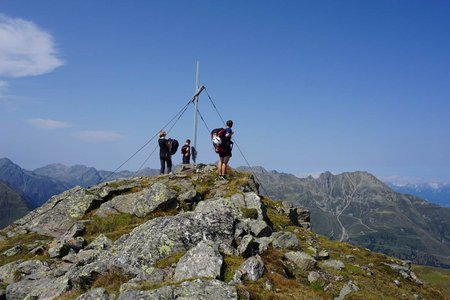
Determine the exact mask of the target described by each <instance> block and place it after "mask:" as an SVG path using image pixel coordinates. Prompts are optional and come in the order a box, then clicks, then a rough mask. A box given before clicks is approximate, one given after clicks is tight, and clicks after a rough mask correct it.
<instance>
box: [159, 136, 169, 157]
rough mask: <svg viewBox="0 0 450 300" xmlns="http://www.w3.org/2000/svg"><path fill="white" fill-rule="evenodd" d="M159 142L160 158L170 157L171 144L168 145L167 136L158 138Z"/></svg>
mask: <svg viewBox="0 0 450 300" xmlns="http://www.w3.org/2000/svg"><path fill="white" fill-rule="evenodd" d="M158 144H159V157H160V158H169V157H170V153H169V146H168V145H167V139H166V138H160V139H159V140H158Z"/></svg>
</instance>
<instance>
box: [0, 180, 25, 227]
mask: <svg viewBox="0 0 450 300" xmlns="http://www.w3.org/2000/svg"><path fill="white" fill-rule="evenodd" d="M29 212H30V209H29V208H28V206H27V203H26V202H25V200H24V199H23V198H22V196H20V195H19V193H17V192H16V191H14V190H13V189H12V188H10V187H9V186H8V185H7V184H6V183H4V182H2V181H0V228H3V227H5V226H8V225H9V224H11V223H12V222H13V221H15V220H17V219H19V218H21V217H23V216H24V215H26V214H27V213H29Z"/></svg>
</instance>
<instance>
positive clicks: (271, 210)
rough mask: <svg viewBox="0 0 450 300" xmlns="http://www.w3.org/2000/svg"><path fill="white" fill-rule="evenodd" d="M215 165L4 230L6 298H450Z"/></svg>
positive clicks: (406, 267) (78, 194)
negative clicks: (317, 228)
mask: <svg viewBox="0 0 450 300" xmlns="http://www.w3.org/2000/svg"><path fill="white" fill-rule="evenodd" d="M216 174H217V170H216V167H215V166H209V165H197V166H195V167H194V166H190V165H185V166H182V167H180V168H178V169H177V170H176V172H175V173H174V174H173V175H164V176H155V177H135V178H131V179H117V180H114V181H110V182H106V183H102V184H99V185H96V186H93V187H90V188H82V187H75V188H72V189H70V190H68V191H65V192H63V193H62V194H60V195H57V196H53V197H52V198H51V199H49V200H48V201H47V202H46V203H45V204H44V205H43V206H41V207H40V208H38V209H36V210H34V211H32V212H30V213H29V214H27V215H26V216H24V217H23V218H21V219H19V220H17V221H16V222H15V223H14V224H13V225H11V226H8V227H7V228H5V229H3V230H2V231H0V299H105V300H106V299H217V300H218V299H380V298H383V299H445V294H443V293H442V292H441V291H439V290H436V289H434V288H431V287H429V286H427V285H426V284H424V283H423V282H422V280H421V279H420V278H418V277H417V276H416V274H414V272H413V271H412V270H411V266H410V264H409V263H408V262H406V261H402V260H399V259H395V258H391V257H388V256H385V255H383V254H379V253H375V252H371V251H370V250H367V249H364V248H360V247H356V246H354V245H351V244H347V243H341V242H337V241H330V240H329V239H327V238H325V237H324V236H320V235H317V234H314V233H312V232H311V231H310V215H309V211H308V210H306V209H303V208H301V207H297V206H294V205H293V204H291V203H290V202H274V201H272V200H271V199H269V198H267V197H262V196H260V194H259V191H258V185H257V184H256V183H255V181H254V180H253V177H252V175H251V174H250V173H246V172H237V171H233V170H232V171H231V174H230V178H229V180H226V181H223V180H221V181H217V180H216V177H217V176H216Z"/></svg>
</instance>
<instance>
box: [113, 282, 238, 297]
mask: <svg viewBox="0 0 450 300" xmlns="http://www.w3.org/2000/svg"><path fill="white" fill-rule="evenodd" d="M129 299H141V300H157V299H164V300H175V299H178V300H181V299H185V300H194V299H195V300H210V299H217V300H219V299H220V300H234V299H236V300H237V299H239V298H238V294H237V291H236V288H235V287H234V286H232V285H228V284H226V283H225V282H223V281H219V280H200V279H197V280H194V281H186V282H183V283H182V284H180V285H178V286H164V287H161V288H159V289H155V290H151V291H136V290H127V291H124V292H123V293H121V294H120V296H119V300H129Z"/></svg>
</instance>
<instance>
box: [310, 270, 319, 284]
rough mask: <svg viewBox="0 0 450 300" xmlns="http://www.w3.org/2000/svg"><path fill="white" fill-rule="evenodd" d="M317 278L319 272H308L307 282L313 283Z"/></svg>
mask: <svg viewBox="0 0 450 300" xmlns="http://www.w3.org/2000/svg"><path fill="white" fill-rule="evenodd" d="M319 279H320V274H319V272H316V271H311V272H309V273H308V282H309V283H314V282H316V281H317V280H319Z"/></svg>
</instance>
